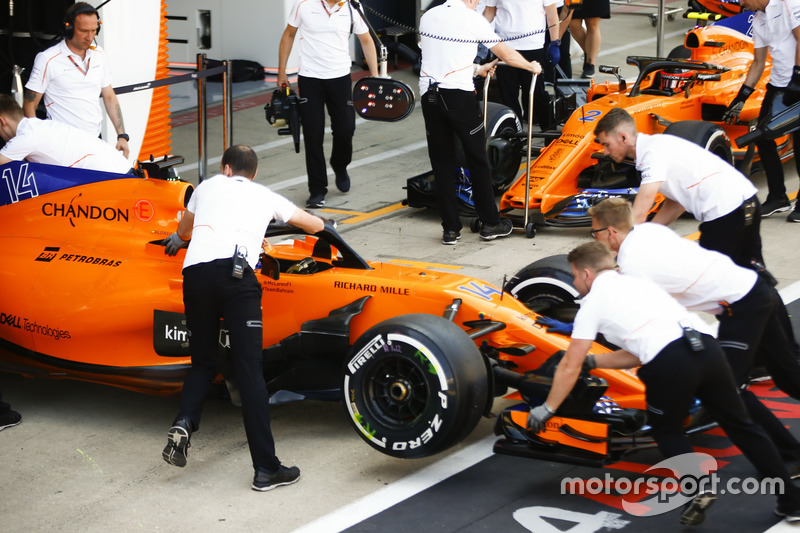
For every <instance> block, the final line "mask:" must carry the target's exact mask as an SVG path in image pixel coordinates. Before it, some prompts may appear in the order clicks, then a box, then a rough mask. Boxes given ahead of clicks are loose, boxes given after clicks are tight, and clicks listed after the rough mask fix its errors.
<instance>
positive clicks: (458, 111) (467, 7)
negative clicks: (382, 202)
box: [419, 0, 542, 244]
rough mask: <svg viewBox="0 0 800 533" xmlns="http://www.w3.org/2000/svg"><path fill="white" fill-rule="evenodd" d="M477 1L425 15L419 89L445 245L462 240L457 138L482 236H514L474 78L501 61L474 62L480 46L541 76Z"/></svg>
mask: <svg viewBox="0 0 800 533" xmlns="http://www.w3.org/2000/svg"><path fill="white" fill-rule="evenodd" d="M477 5H478V0H447V2H445V3H444V4H442V5H440V6H436V7H434V8H432V9H429V10H428V11H426V12H425V14H424V15H422V18H421V19H420V29H419V35H420V49H421V50H422V65H421V68H420V77H419V93H420V99H421V100H422V115H423V117H424V119H425V133H426V136H427V140H428V156H429V157H430V160H431V166H432V167H433V173H434V176H435V177H436V194H437V200H438V207H439V216H441V218H442V228H443V230H444V231H443V233H442V243H443V244H456V242H457V241H458V239H460V238H461V228H462V224H461V218H460V217H459V213H458V199H457V197H456V186H455V175H456V174H455V170H456V168H457V167H458V166H459V165H458V164H457V162H456V155H455V137H458V139H459V140H460V141H461V144H462V145H463V147H464V154H465V156H466V159H467V168H469V172H470V180H471V181H472V199H473V201H474V203H475V209H476V211H477V214H478V219H479V220H480V222H481V224H482V227H481V230H480V236H481V238H482V239H487V240H491V239H495V238H497V237H503V236H506V235H509V234H510V233H511V231H512V230H513V224H512V222H511V221H510V220H509V219H502V220H501V219H500V213H499V212H498V210H497V204H496V203H495V200H494V190H493V189H492V179H491V175H490V174H489V161H488V160H487V158H486V131H485V130H484V127H483V113H482V112H481V108H480V106H479V105H478V101H477V99H476V96H475V84H474V83H473V81H472V80H473V76H475V75H480V76H486V73H487V72H490V71H491V72H494V68H495V65H496V64H497V61H496V60H495V61H492V62H490V63H486V64H484V65H480V66H476V65H474V64H473V60H474V59H475V55H476V53H477V50H478V44H479V43H483V44H484V45H485V46H487V47H488V48H489V49H490V50H491V51H492V52H493V53H494V54H495V55H496V56H497V57H499V58H500V59H502V60H503V61H505V62H506V63H508V64H509V65H510V66H511V67H514V68H519V69H524V70H527V71H530V72H532V73H534V74H540V73H541V71H542V67H541V65H540V64H539V63H537V62H536V61H530V62H529V61H527V60H526V59H525V58H524V57H522V56H521V55H520V54H519V52H517V51H516V50H514V49H512V48H511V47H509V46H508V45H507V44H505V43H504V42H502V40H501V39H500V38H499V37H498V36H497V34H496V33H495V32H494V31H492V28H491V26H490V25H489V22H488V21H487V20H486V19H485V18H484V17H482V16H481V15H479V14H478V13H477V12H476V11H475V7H476V6H477Z"/></svg>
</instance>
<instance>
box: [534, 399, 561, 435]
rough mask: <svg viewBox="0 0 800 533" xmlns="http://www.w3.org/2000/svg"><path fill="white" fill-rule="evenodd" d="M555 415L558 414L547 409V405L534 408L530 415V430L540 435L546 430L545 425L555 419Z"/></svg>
mask: <svg viewBox="0 0 800 533" xmlns="http://www.w3.org/2000/svg"><path fill="white" fill-rule="evenodd" d="M554 414H556V412H555V411H553V410H552V409H550V408H549V407H547V403H543V404H542V405H539V406H536V407H534V408H533V409H531V412H530V414H529V415H528V429H530V430H531V431H533V432H534V433H539V432H540V431H542V430H543V429H544V423H545V422H547V421H548V420H550V419H551V418H553V415H554Z"/></svg>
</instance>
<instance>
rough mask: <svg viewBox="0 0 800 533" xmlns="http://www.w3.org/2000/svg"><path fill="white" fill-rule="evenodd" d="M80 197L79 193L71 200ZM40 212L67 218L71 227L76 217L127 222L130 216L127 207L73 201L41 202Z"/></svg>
mask: <svg viewBox="0 0 800 533" xmlns="http://www.w3.org/2000/svg"><path fill="white" fill-rule="evenodd" d="M80 197H81V195H80V194H79V195H78V196H76V197H75V198H73V201H74V200H75V199H77V198H80ZM42 214H43V215H44V216H46V217H62V218H68V219H69V223H70V224H71V225H72V226H73V227H74V226H75V220H78V219H87V220H105V221H108V222H128V220H129V218H130V213H129V212H128V209H121V208H119V207H111V206H98V205H80V204H74V203H73V202H70V203H69V204H59V203H53V202H45V203H43V204H42Z"/></svg>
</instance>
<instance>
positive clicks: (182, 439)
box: [161, 418, 192, 467]
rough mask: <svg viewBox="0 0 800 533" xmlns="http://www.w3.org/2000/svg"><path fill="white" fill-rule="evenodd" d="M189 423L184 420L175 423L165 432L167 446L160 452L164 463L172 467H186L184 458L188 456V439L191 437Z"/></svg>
mask: <svg viewBox="0 0 800 533" xmlns="http://www.w3.org/2000/svg"><path fill="white" fill-rule="evenodd" d="M190 426H191V423H190V422H189V421H188V420H186V419H185V418H181V419H180V420H178V421H176V422H175V425H174V426H172V427H171V428H169V431H168V432H167V445H166V446H165V447H164V451H163V452H161V457H163V458H164V460H165V461H166V462H168V463H169V464H171V465H174V466H180V467H184V466H186V458H187V457H188V455H189V452H188V450H189V446H190V444H189V439H190V438H191V436H192V430H191V427H190Z"/></svg>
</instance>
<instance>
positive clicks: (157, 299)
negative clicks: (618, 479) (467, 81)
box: [0, 163, 644, 409]
mask: <svg viewBox="0 0 800 533" xmlns="http://www.w3.org/2000/svg"><path fill="white" fill-rule="evenodd" d="M0 170H2V177H3V181H4V183H5V185H6V186H7V187H6V188H3V187H0V228H2V229H0V243H2V246H3V249H4V250H5V252H4V260H3V265H2V270H0V291H2V294H3V306H2V309H0V312H2V315H1V316H0V370H4V371H12V372H17V373H21V374H25V375H30V376H46V377H57V378H62V377H63V378H75V379H82V380H86V381H92V382H97V383H105V384H110V385H114V386H119V387H124V388H128V389H132V390H136V391H141V392H147V393H153V394H172V393H176V392H178V391H179V390H180V388H181V385H182V380H183V376H184V375H185V373H186V371H187V369H188V365H189V364H190V358H189V356H188V343H187V335H186V330H185V325H184V324H183V323H182V322H181V319H182V316H183V315H182V313H183V302H182V276H181V268H182V263H183V259H184V256H185V251H184V250H181V251H180V252H179V253H178V255H177V256H176V257H169V256H167V255H165V254H164V246H163V244H162V243H161V241H162V239H164V238H166V237H167V236H169V235H170V234H171V233H173V232H174V231H175V230H176V228H177V224H178V220H179V218H180V216H181V213H182V211H183V209H184V206H185V203H186V202H187V201H188V195H189V194H191V191H192V186H191V185H190V184H188V183H185V182H183V181H179V180H175V181H167V180H162V179H149V178H148V179H144V178H139V177H134V176H131V175H116V174H104V173H97V172H91V171H82V170H76V169H66V168H60V167H52V166H48V165H36V164H28V163H10V164H8V165H6V166H4V167H2V169H0ZM6 189H7V190H6ZM329 233H331V234H332V235H333V236H334V238H338V239H339V240H338V241H336V242H333V243H331V244H332V246H330V247H327V248H324V247H322V248H321V247H320V246H319V245H318V243H317V241H318V237H317V236H307V235H299V234H294V235H277V234H276V235H275V236H270V237H269V240H268V242H265V252H268V253H269V256H271V257H272V258H275V259H277V261H278V262H280V264H281V273H280V276H279V279H274V278H273V277H270V276H267V275H266V274H263V273H262V272H260V271H258V272H257V273H256V275H257V277H258V279H259V280H260V282H261V285H262V287H263V289H264V292H263V310H264V320H263V323H264V328H263V331H264V343H263V345H264V348H265V375H266V377H267V379H268V381H269V380H270V379H276V375H277V373H280V372H282V373H284V374H288V372H286V370H287V368H288V367H293V368H294V370H295V372H294V373H295V374H297V375H298V376H295V377H294V378H293V379H292V380H291V381H288V380H283V381H276V382H275V383H281V384H282V385H281V386H285V387H286V388H288V389H291V388H293V387H295V388H297V389H300V388H303V387H304V388H305V389H308V388H310V387H318V388H320V389H322V388H325V387H328V386H329V385H330V384H331V383H338V384H341V379H342V376H341V375H340V374H341V369H342V368H343V366H344V364H345V362H346V358H347V357H351V356H352V355H348V354H346V353H345V354H334V353H333V352H331V353H330V354H328V353H324V352H326V350H325V348H324V346H325V345H323V348H322V349H320V350H318V352H322V353H313V354H303V355H302V357H299V358H298V359H297V360H296V361H293V360H287V359H286V357H285V356H284V357H282V358H277V359H276V358H272V359H271V358H270V357H269V354H270V353H271V352H270V350H269V348H270V347H275V346H279V345H284V344H285V345H289V344H291V343H290V342H289V340H291V338H292V336H295V335H296V334H300V335H303V334H304V332H306V331H310V330H313V327H314V323H315V322H314V321H317V323H318V322H319V321H320V320H321V319H325V318H326V317H328V316H329V315H330V314H331V313H332V311H336V310H338V309H341V308H343V307H345V306H348V305H350V304H353V303H354V302H357V301H358V300H360V299H362V298H364V297H366V300H365V302H364V303H363V308H361V309H360V310H359V311H358V312H356V313H354V314H353V316H352V319H351V320H350V321H349V339H347V343H348V345H350V346H351V345H352V344H353V343H354V342H355V341H356V339H358V338H359V336H361V335H362V334H363V333H364V332H365V331H366V330H367V329H368V328H370V327H372V326H374V325H375V324H377V323H379V322H381V321H383V320H385V319H388V318H391V317H396V316H399V315H403V314H407V313H429V314H432V315H437V316H442V315H443V313H444V311H445V309H446V308H447V306H449V305H451V304H452V303H453V301H454V300H460V301H461V306H460V307H459V308H458V311H457V313H456V315H455V317H454V319H453V320H454V322H455V323H456V324H458V325H460V326H461V327H462V328H463V329H464V330H465V331H468V330H469V329H470V327H471V326H469V325H466V324H465V323H466V322H469V321H475V320H487V319H489V320H492V321H497V322H502V324H504V326H505V327H503V328H502V329H499V330H497V331H493V332H489V333H486V334H484V335H481V336H477V337H476V338H475V339H474V340H475V343H476V344H477V345H478V346H479V347H481V346H483V347H484V349H487V348H497V349H498V350H499V349H502V348H507V347H515V346H522V345H524V346H532V347H534V348H535V350H533V351H531V352H530V353H528V354H527V355H520V354H519V353H514V354H512V353H505V352H500V353H499V355H498V356H497V360H498V361H499V362H500V364H501V365H503V366H506V367H507V368H511V369H512V370H515V371H518V372H525V371H528V370H533V369H535V368H537V367H538V366H539V365H540V364H541V363H542V362H543V361H544V360H545V359H547V358H548V357H549V356H550V355H552V354H554V353H555V352H557V351H559V350H564V349H566V347H567V345H568V340H569V339H568V338H567V337H564V336H561V335H554V334H548V333H546V331H545V329H544V328H542V327H541V326H539V325H537V324H535V323H534V320H535V318H536V317H537V315H536V314H535V313H533V312H532V311H530V310H528V309H527V308H526V307H525V306H524V305H523V304H522V303H520V302H519V301H518V300H516V299H515V298H514V297H513V296H511V295H510V294H508V293H503V292H502V291H501V290H500V289H498V288H497V287H494V286H492V285H491V284H488V283H486V282H484V281H482V280H480V279H476V278H471V277H467V276H463V275H459V274H454V273H449V272H442V271H439V270H434V269H432V268H419V267H411V266H402V265H397V264H387V263H377V262H366V261H364V260H363V259H361V258H360V257H358V256H357V255H355V252H353V251H352V250H351V249H350V248H349V246H348V245H347V244H346V243H345V242H344V241H342V240H341V238H340V237H339V236H338V234H336V233H335V231H333V230H332V229H330V230H329ZM268 235H269V232H268ZM311 256H313V258H314V260H315V261H316V265H317V267H318V271H316V272H314V273H297V274H292V273H287V272H286V270H287V268H286V267H287V265H294V264H296V263H297V262H298V261H300V260H302V259H304V258H308V257H311ZM343 258H344V259H343ZM165 317H166V318H165ZM301 338H302V337H301ZM221 343H222V344H223V345H224V344H225V342H224V338H223V336H221ZM301 344H302V343H301ZM306 346H308V345H306ZM594 349H595V351H597V352H600V351H607V349H606V348H604V347H603V346H600V345H596V346H595V348H594ZM285 353H288V352H284V354H285ZM323 366H324V367H325V368H324V369H323V368H322V367H323ZM316 372H319V373H320V374H327V375H324V376H321V377H320V379H317V380H316V381H314V380H311V381H309V380H304V379H303V377H304V376H306V375H310V374H314V373H316ZM337 373H339V374H337ZM595 373H596V374H597V375H598V376H601V377H604V378H605V379H606V380H607V381H608V383H609V390H608V395H609V396H613V398H614V399H615V400H616V401H617V402H618V403H619V404H620V405H622V406H623V407H636V408H640V409H641V408H644V396H643V387H642V384H641V383H640V382H639V381H638V380H637V379H636V378H635V376H634V375H633V374H630V373H626V372H622V371H615V370H605V371H596V372H595ZM279 377H280V376H279ZM487 379H490V377H489V374H488V372H487ZM310 382H314V383H317V384H316V385H314V384H309V383H310ZM323 382H324V383H323ZM292 384H294V385H292ZM276 386H277V385H276ZM339 386H340V385H339Z"/></svg>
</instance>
